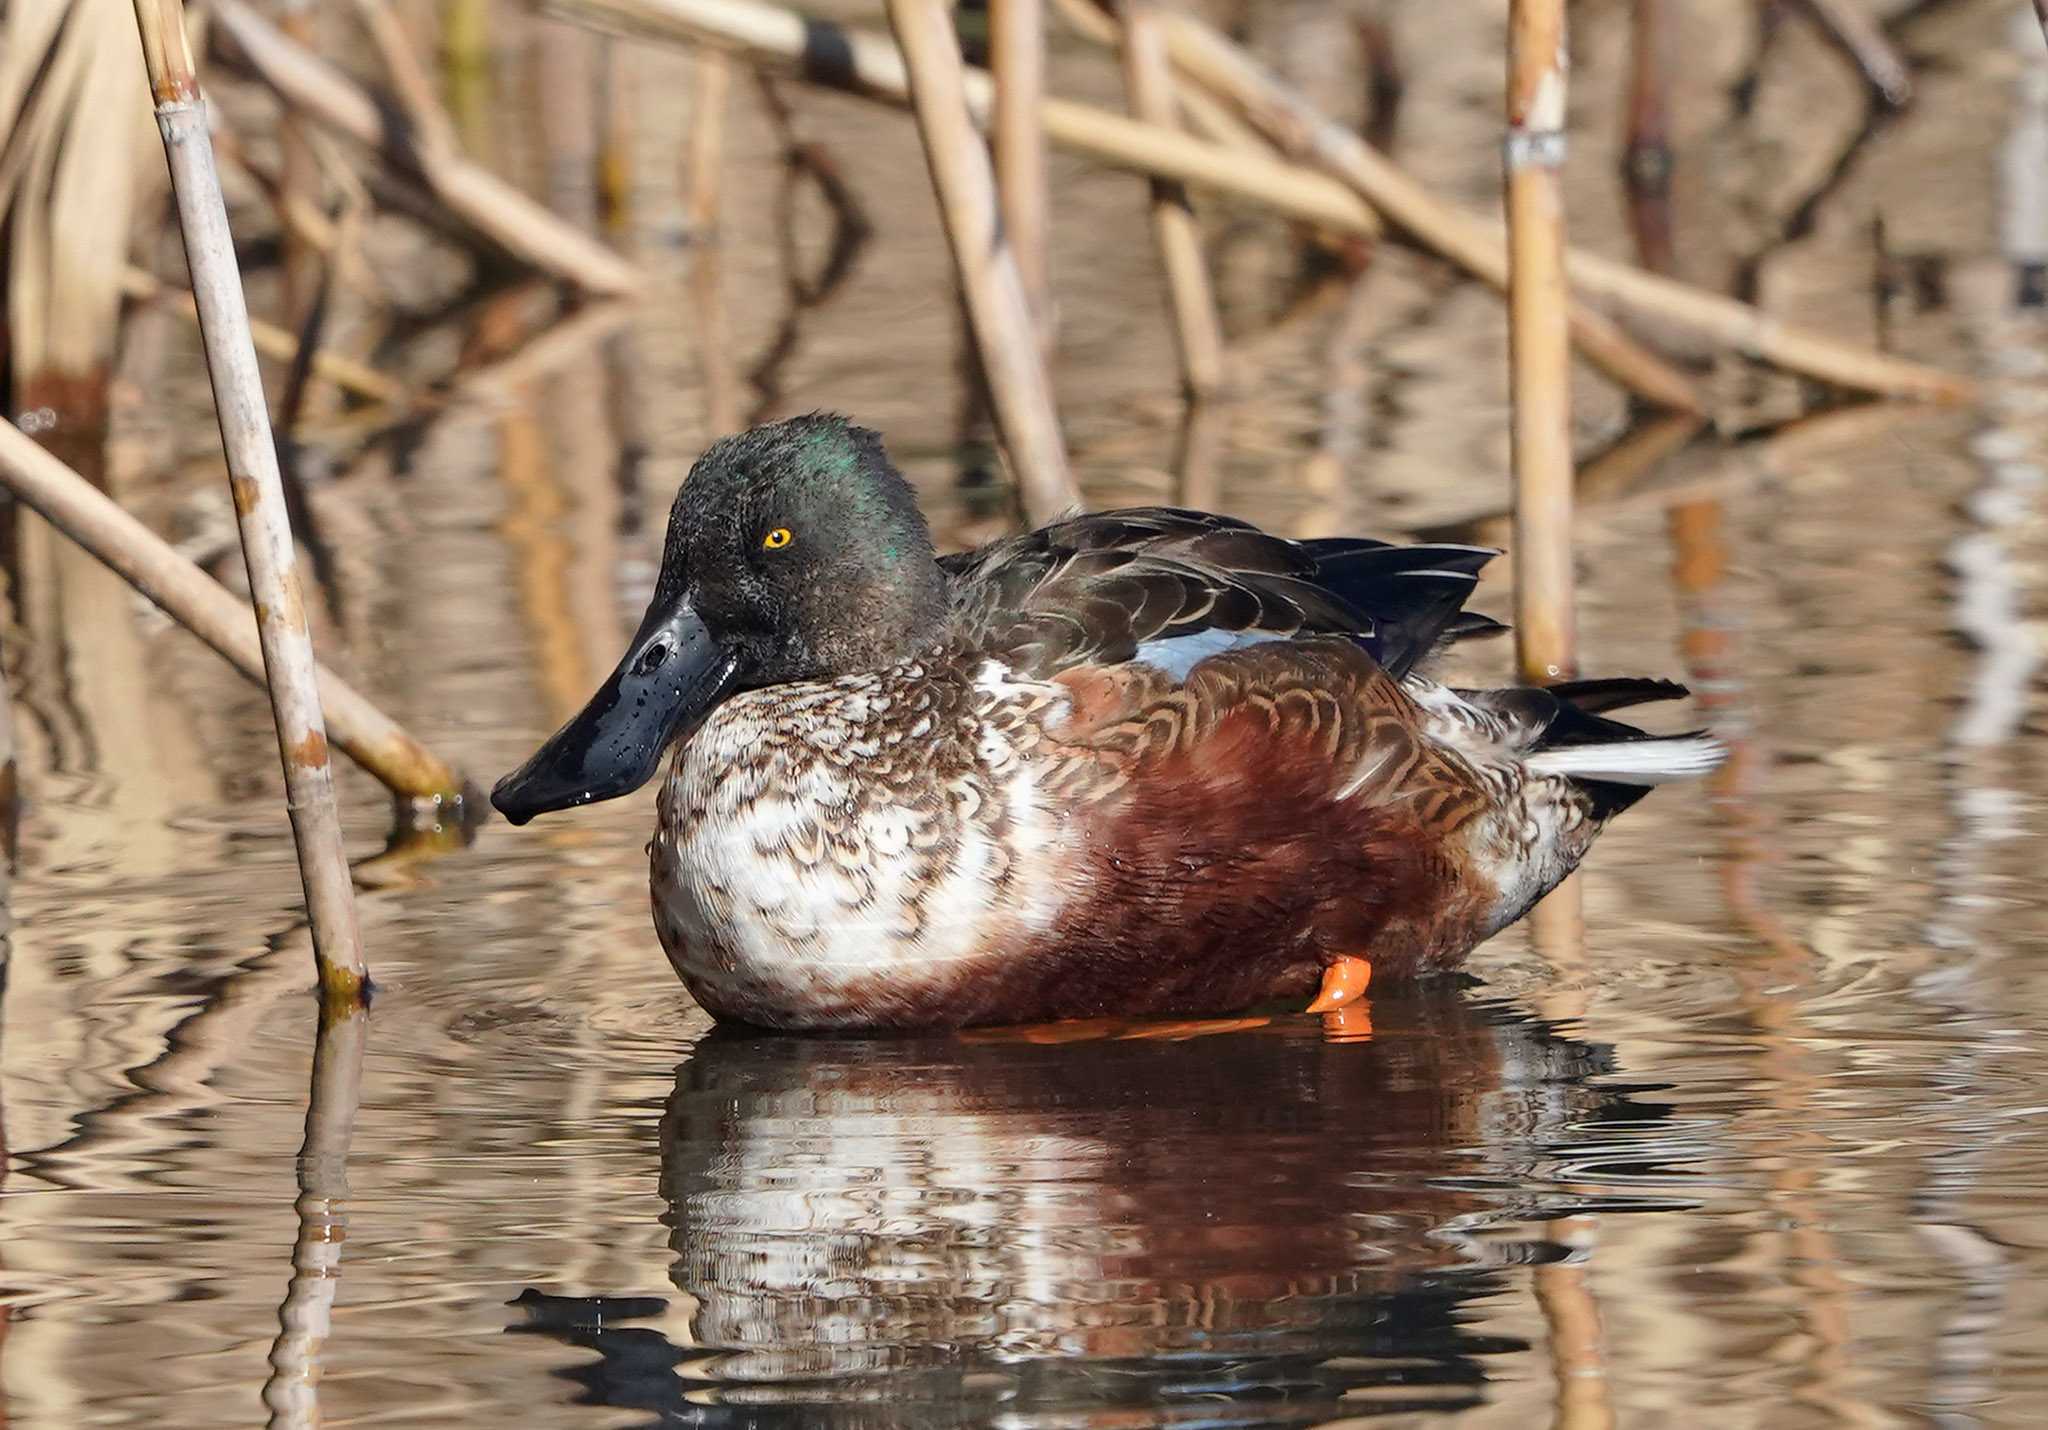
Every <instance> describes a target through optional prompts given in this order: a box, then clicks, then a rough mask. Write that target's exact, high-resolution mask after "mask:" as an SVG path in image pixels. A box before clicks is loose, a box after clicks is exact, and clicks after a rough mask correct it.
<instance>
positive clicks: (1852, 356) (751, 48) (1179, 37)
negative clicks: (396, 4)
mask: <svg viewBox="0 0 2048 1430" xmlns="http://www.w3.org/2000/svg"><path fill="white" fill-rule="evenodd" d="M2044 3H2048V0H2044ZM546 4H547V6H548V8H549V9H552V10H555V11H559V12H561V13H564V14H571V15H575V16H576V17H577V18H579V19H581V20H584V21H586V22H588V23H593V24H600V25H603V26H606V27H608V28H611V29H614V30H618V31H620V32H623V33H627V34H633V35H638V36H643V37H646V38H650V39H656V40H661V41H664V42H667V43H670V44H690V45H710V46H717V47H720V48H723V49H725V50H728V51H731V52H734V53H737V54H740V55H743V56H745V57H746V58H747V59H749V60H751V61H753V62H755V63H759V64H770V65H776V66H779V67H781V68H783V69H785V70H787V71H789V72H791V73H795V74H798V75H800V76H801V77H802V78H803V79H805V80H806V81H808V82H809V83H812V84H818V85H824V86H827V87H829V88H833V89H838V90H844V91H847V92H849V93H853V94H860V95H865V96H867V97H868V98H871V99H881V100H887V101H890V102H892V103H897V104H902V103H905V102H906V101H907V98H908V87H907V83H906V81H905V78H904V73H903V60H902V56H901V55H900V54H899V53H898V52H897V50H896V48H895V46H893V45H891V44H890V43H889V42H888V40H887V39H886V38H884V37H882V36H879V35H873V34H868V33H864V32H862V31H860V30H856V29H841V28H838V27H835V26H831V25H828V24H826V23H825V22H822V21H816V20H812V19H809V18H807V17H805V16H803V15H800V14H798V13H797V12H795V11H793V10H788V9H784V8H783V7H781V6H778V5H768V4H762V3H759V0H546ZM1174 18H1175V20H1176V26H1175V27H1174V28H1171V29H1169V32H1168V47H1169V50H1170V52H1171V53H1172V54H1173V56H1174V59H1175V61H1176V63H1178V64H1181V65H1182V66H1183V67H1184V68H1187V69H1189V70H1190V71H1191V72H1196V71H1199V70H1200V69H1201V66H1200V64H1199V63H1198V62H1195V63H1191V62H1190V60H1189V59H1188V58H1187V55H1188V54H1189V53H1192V51H1193V48H1194V46H1192V45H1190V43H1189V41H1188V40H1187V39H1186V38H1185V37H1184V36H1183V34H1182V32H1181V30H1180V29H1179V28H1178V22H1179V17H1174ZM1215 40H1216V42H1217V43H1218V44H1219V45H1221V46H1222V47H1223V52H1224V53H1226V54H1227V53H1229V52H1230V51H1231V50H1233V49H1234V48H1235V47H1233V46H1230V44H1229V42H1228V41H1227V40H1223V39H1222V37H1221V36H1216V37H1215ZM1244 64H1245V66H1246V67H1248V73H1249V75H1250V76H1251V79H1252V83H1251V84H1250V85H1249V86H1246V85H1243V84H1235V85H1234V84H1233V83H1232V82H1231V81H1230V80H1228V79H1226V80H1224V81H1223V82H1222V88H1223V89H1225V90H1226V91H1228V90H1230V89H1232V88H1239V89H1243V90H1244V91H1245V92H1244V94H1243V95H1242V96H1241V101H1242V100H1248V101H1250V102H1249V103H1248V104H1244V106H1243V107H1245V108H1246V110H1247V113H1248V114H1249V116H1250V117H1251V118H1252V120H1253V122H1254V125H1255V127H1257V128H1260V129H1261V130H1262V131H1264V132H1265V133H1267V134H1268V135H1269V137H1271V138H1272V139H1273V140H1274V142H1275V143H1276V144H1277V145H1278V147H1279V148H1280V149H1281V150H1282V152H1285V153H1288V154H1296V153H1303V152H1306V151H1307V138H1306V136H1307V135H1308V134H1309V133H1310V132H1312V130H1313V127H1314V126H1316V125H1321V124H1325V123H1327V121H1324V120H1322V119H1321V118H1320V117H1319V116H1316V115H1315V114H1314V112H1313V111H1307V112H1306V113H1301V114H1296V113H1291V112H1287V111H1282V112H1274V111H1273V110H1272V109H1271V107H1270V105H1267V104H1262V103H1260V102H1259V100H1260V97H1261V89H1262V86H1263V85H1264V84H1266V83H1270V81H1269V80H1267V79H1266V77H1265V76H1264V73H1263V71H1262V70H1261V69H1260V68H1259V67H1258V66H1257V65H1256V64H1254V63H1252V62H1251V61H1249V60H1248V59H1247V60H1245V61H1244ZM1196 77H1197V78H1200V77H1201V76H1200V74H1199V73H1197V74H1196ZM1240 78H1242V72H1241V74H1240ZM966 84H967V98H968V103H969V105H970V106H971V107H972V108H973V110H974V113H975V116H976V119H977V122H981V121H982V120H983V117H984V116H985V114H986V112H987V105H988V97H989V92H990V88H989V82H988V76H987V75H986V74H984V73H982V72H981V71H978V70H975V71H969V72H968V74H967V76H966ZM1182 92H1183V93H1186V94H1192V93H1193V90H1192V89H1190V88H1189V87H1187V86H1183V87H1182ZM1042 119H1043V122H1044V124H1045V132H1046V137H1047V138H1049V139H1050V140H1051V141H1052V142H1053V143H1055V144H1059V145H1061V146H1063V147H1065V148H1068V149H1071V150H1073V151H1074V152H1075V153H1078V154H1083V155H1086V156H1087V157H1089V158H1091V159H1094V160H1096V161H1097V162H1098V163H1102V164H1106V165H1108V166H1109V167H1111V168H1117V169H1125V170H1129V171H1131V172H1135V173H1141V174H1151V175H1157V176H1158V177H1160V178H1167V179H1177V180H1179V181H1180V182H1182V183H1184V184H1188V185H1191V186H1193V187H1196V188H1202V189H1209V190H1213V191H1215V192H1217V193H1222V194H1229V195H1232V196H1234V197H1236V198H1240V199H1243V200H1246V201H1247V202H1250V203H1255V204H1262V205H1264V206H1265V207H1267V208H1270V209H1272V210H1273V211H1274V212H1276V213H1279V214H1284V215H1286V216H1288V217H1290V218H1297V219H1301V220H1303V221H1305V222H1308V223H1314V224H1320V225H1324V226H1327V227H1329V228H1331V229H1333V230H1335V231H1337V232H1340V233H1352V234H1358V235H1360V236H1361V237H1365V238H1377V237H1379V235H1380V234H1381V233H1382V231H1383V230H1384V227H1385V225H1384V223H1383V222H1382V220H1381V217H1380V211H1381V206H1383V207H1384V208H1385V210H1386V213H1387V215H1388V217H1390V218H1394V219H1396V220H1397V221H1399V222H1410V221H1412V222H1417V223H1420V224H1423V225H1424V226H1425V228H1426V229H1427V230H1428V231H1429V232H1430V233H1432V234H1433V235H1434V236H1435V237H1436V238H1438V239H1441V240H1442V241H1443V242H1444V243H1447V244H1454V245H1455V246H1456V247H1457V249H1458V252H1459V254H1462V255H1465V256H1468V257H1471V258H1472V260H1473V262H1472V265H1467V266H1470V267H1472V271H1474V272H1477V271H1478V266H1482V265H1483V266H1484V267H1485V268H1487V269H1488V270H1489V271H1497V272H1498V273H1499V274H1500V278H1499V280H1498V282H1497V283H1496V284H1495V286H1498V287H1505V285H1506V281H1507V279H1506V274H1507V246H1506V237H1505V233H1504V230H1503V228H1502V227H1501V225H1500V224H1499V223H1498V222H1497V221H1492V220H1488V219H1485V218H1480V217H1477V216H1475V215H1472V214H1468V213H1465V212H1463V211H1461V210H1458V209H1456V208H1452V207H1450V206H1447V205H1444V204H1442V203H1440V202H1439V201H1438V200H1436V199H1435V198H1433V197H1432V196H1431V195H1430V194H1429V193H1428V192H1427V190H1425V189H1423V188H1422V186H1421V185H1419V184H1417V183H1416V182H1415V181H1414V180H1413V179H1411V178H1409V177H1408V176H1407V175H1406V174H1404V173H1402V172H1401V171H1400V170H1399V169H1398V168H1395V167H1394V166H1393V165H1391V164H1389V163H1388V162H1387V161H1386V160H1385V159H1383V158H1379V157H1378V156H1375V155H1371V154H1370V152H1369V151H1368V155H1367V157H1368V159H1369V160H1370V161H1371V162H1370V163H1369V164H1368V166H1367V168H1366V169H1365V170H1364V171H1362V173H1361V174H1360V175H1359V176H1358V177H1359V178H1360V179H1361V180H1363V182H1359V183H1356V184H1354V183H1347V182H1345V181H1344V180H1340V179H1337V178H1333V177H1332V176H1331V175H1330V174H1328V173H1324V172H1321V171H1320V170H1319V169H1316V168H1312V167H1309V166H1308V165H1305V164H1302V163H1298V162H1288V161H1286V160H1280V159H1272V158H1266V157H1262V156H1260V155H1256V154H1250V153H1246V152H1243V151H1242V150H1239V149H1229V148H1225V147H1223V146H1222V145H1220V144H1215V143H1208V142H1205V141H1203V140H1201V139H1197V138H1195V137H1194V136H1192V135H1189V134H1181V133H1175V132H1170V131H1166V130H1162V129H1160V128H1159V127H1158V126H1157V125H1151V124H1143V123H1140V122H1138V121H1136V120H1133V119H1128V118H1126V117H1124V116H1123V115H1120V114H1113V113H1111V112H1110V111H1108V110H1106V109H1101V108H1098V107H1096V106H1094V105H1089V104H1081V103H1077V102H1075V101H1072V100H1064V99H1047V100H1046V102H1045V110H1044V113H1043V115H1042ZM1304 120H1305V121H1306V127H1305V125H1304V123H1303V121H1304ZM1359 143H1360V145H1361V147H1363V144H1362V141H1359ZM1419 241H1422V242H1425V244H1426V245H1427V246H1432V247H1433V246H1434V244H1433V243H1430V242H1429V240H1427V239H1424V240H1419ZM1446 256H1451V257H1453V261H1460V260H1459V258H1458V257H1457V256H1456V255H1446ZM1568 261H1569V265H1570V269H1571V278H1572V283H1573V286H1574V288H1575V289H1576V291H1577V293H1578V294H1579V296H1581V297H1582V298H1598V299H1600V300H1602V301H1604V302H1607V303H1610V304H1612V305H1613V306H1615V307H1617V308H1620V309H1623V310H1625V311H1626V312H1627V313H1628V314H1629V315H1630V316H1632V317H1637V318H1642V319H1647V320H1653V321H1657V322H1662V323H1668V324H1670V325H1671V326H1672V327H1674V328H1678V329H1683V330H1685V331H1687V332H1689V333H1691V334H1693V335H1694V336H1695V337H1697V338H1699V339H1701V340H1703V341H1705V342H1708V343H1711V344H1713V345H1715V346H1718V347H1724V348H1728V349H1730V350H1732V351H1734V352H1738V353H1741V354H1743V355H1744V356H1746V357H1750V358H1753V359H1755V360H1756V361H1758V362H1763V363H1769V364H1772V365H1774V366H1776V367H1780V368H1783V369H1785V370H1786V371H1789V372H1795V373H1798V374H1800V375H1801V376H1804V377H1810V378H1813V379H1814V380H1816V381H1818V382H1823V383H1827V384H1830V385H1832V386H1835V387H1840V388H1845V389H1848V390H1851V391H1856V392H1869V393H1875V394H1878V395H1880V396H1884V397H1903V398H1911V399H1915V400H1921V401H1931V402H1948V403H1967V402H1971V401H1974V400H1975V398H1976V394H1977V387H1976V384H1975V383H1973V382H1971V381H1970V380H1969V379H1967V378H1964V377H1960V376H1958V375H1956V374H1954V373H1948V372H1943V371H1941V370H1939V369H1937V368H1932V367H1928V366H1926V365H1925V364H1922V363H1915V362H1907V361H1905V360H1903V359H1899V358H1892V357H1887V356H1885V355H1883V354H1882V353H1877V352H1873V351H1872V350H1870V349H1869V348H1864V347H1858V346H1857V345H1855V344H1854V343H1845V342H1841V341H1839V340H1837V339H1833V338H1829V337H1825V336H1823V335H1821V334H1818V333H1813V332H1810V331H1807V330H1805V329H1802V328H1796V327H1792V326H1790V325H1788V324H1785V323H1781V322H1779V321H1778V320H1777V319H1775V318H1772V317H1771V316H1770V315H1769V314H1767V313H1763V312H1760V311H1759V310H1757V309H1756V308H1753V307H1751V306H1749V305H1748V304H1746V303H1742V302H1739V301H1737V300H1736V299H1733V298H1726V297H1723V296H1722V295H1720V294H1718V293H1712V292H1709V291H1707V290H1705V289H1702V288H1695V287H1693V286H1691V285H1690V284H1686V283H1681V282H1678V281H1677V280H1675V279H1670V278H1661V277H1659V276H1657V275H1656V274H1653V273H1645V272H1643V271H1642V270H1641V269H1639V268H1636V267H1634V266H1633V265H1631V264H1628V263H1624V262H1620V261H1617V260H1614V259H1608V258H1602V257H1599V256H1598V255H1595V254H1591V253H1586V252H1583V251H1579V250H1574V251H1572V252H1571V253H1570V254H1569V255H1568ZM1589 316H1591V317H1593V318H1596V319H1597V318H1598V315H1597V314H1591V315H1589ZM1599 321H1600V322H1601V323H1605V322H1606V320H1604V319H1599ZM1606 329H1607V331H1609V332H1618V331H1619V330H1618V329H1614V328H1613V325H1612V324H1611V323H1606ZM1665 370H1666V371H1667V372H1669V371H1670V369H1668V368H1667V369H1665ZM1678 390H1679V389H1678V387H1677V386H1676V385H1675V384H1674V385H1673V386H1672V388H1671V392H1672V396H1673V397H1674V398H1675V397H1676V396H1677V393H1678ZM1685 391H1686V392H1687V393H1688V394H1690V393H1691V391H1692V389H1691V387H1690V385H1689V384H1688V385H1687V386H1686V387H1685ZM1646 395H1647V394H1646ZM1669 405H1672V406H1675V407H1679V408H1681V409H1691V410H1697V408H1696V399H1695V400H1694V401H1688V402H1683V403H1681V402H1676V401H1674V402H1672V403H1671V404H1669Z"/></svg>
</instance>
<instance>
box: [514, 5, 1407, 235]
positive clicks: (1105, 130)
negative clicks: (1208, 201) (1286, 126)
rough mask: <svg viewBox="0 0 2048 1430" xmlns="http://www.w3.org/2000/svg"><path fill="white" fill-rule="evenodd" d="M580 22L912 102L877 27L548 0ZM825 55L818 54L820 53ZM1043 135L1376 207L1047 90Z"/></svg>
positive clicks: (1251, 192)
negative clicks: (840, 26) (711, 50)
mask: <svg viewBox="0 0 2048 1430" xmlns="http://www.w3.org/2000/svg"><path fill="white" fill-rule="evenodd" d="M547 7H548V8H549V9H550V10H554V11H558V12H561V13H563V14H568V15H574V16H575V17H576V18H578V19H579V20H582V21H584V22H586V23H591V24H598V25H602V26H604V27H606V28H610V29H614V30H618V31H621V32H623V33H626V34H631V35H638V36H643V37H646V38H650V39H655V40H660V41H664V42H666V43H669V44H683V45H691V46H706V47H711V48H715V49H718V50H721V51H726V52H730V53H734V54H737V55H740V56H743V57H744V58H746V59H747V60H749V61H750V62H753V63H756V64H763V65H774V66H777V67H779V68H781V69H784V70H786V71H788V72H790V73H793V74H796V75H798V76H799V77H800V78H802V79H804V80H805V81H807V82H808V83H811V84H818V85H824V86H827V87H829V88H833V89H839V90H844V91H847V92H849V93H852V94H860V95H865V96H866V97H868V98H870V99H880V100H886V101H888V102H890V103H893V104H907V103H909V101H910V86H909V79H908V77H907V76H906V74H905V73H904V69H903V56H902V54H901V52H900V51H898V50H897V48H896V46H895V45H893V44H891V43H890V42H889V40H888V39H887V37H885V36H882V35H876V34H870V33H867V32H865V31H861V30H857V29H845V30H842V29H838V28H836V27H833V26H829V25H827V24H826V23H825V22H823V21H815V20H811V19H809V18H807V17H805V16H803V15H800V14H798V13H797V12H795V11H793V10H786V9H783V8H782V7H780V6H777V5H764V4H760V3H757V0H547ZM828 54H829V56H830V59H829V60H826V59H824V58H821V56H824V55H828ZM965 84H966V90H967V102H968V106H969V108H970V109H971V110H972V112H973V114H974V117H975V122H976V123H977V124H981V125H982V126H983V127H986V126H987V124H988V115H989V111H990V108H991V106H992V103H993V96H994V84H993V82H992V81H991V80H990V78H989V76H988V73H987V72H986V71H984V70H968V71H967V72H966V74H965ZM1039 118H1040V122H1041V123H1042V124H1043V125H1044V127H1045V133H1046V137H1047V138H1048V139H1050V140H1051V141H1052V142H1053V143H1055V144H1059V145H1061V146H1063V147H1065V148H1068V149H1071V150H1073V151H1074V152H1075V153H1077V154H1083V155H1086V156H1087V157H1088V158H1091V159H1094V160H1096V161H1097V162H1098V163H1102V164H1106V165H1108V166H1109V167H1111V168H1115V169H1124V170H1128V171H1130V172H1132V173H1138V174H1146V175H1155V176H1157V177H1159V178H1163V179H1175V180H1178V181H1180V182H1181V183H1185V184H1190V185H1193V186H1196V187H1199V188H1206V189H1214V190H1216V191H1218V192H1220V193H1226V194H1233V195H1236V196H1238V197H1240V198H1244V199H1247V200H1249V201H1251V202H1253V203H1258V204H1264V205H1266V206H1267V207H1269V208H1272V209H1274V210H1276V211H1278V212H1280V213H1283V214H1287V215H1290V216H1292V217H1295V218H1302V219H1306V220H1308V221H1309V222H1312V223H1325V224H1328V225H1330V226H1331V227H1333V228H1337V229H1341V230H1342V231H1344V232H1346V233H1359V234H1364V235H1365V236H1367V237H1373V236H1377V235H1378V234H1379V233H1380V231H1381V227H1382V226H1381V224H1380V220H1379V216H1378V215H1377V214H1375V213H1374V212H1373V210H1372V208H1371V207H1370V206H1369V205H1368V204H1366V203H1365V202H1364V200H1362V199H1360V198H1359V197H1358V195H1357V194H1355V193H1353V192H1352V191H1351V190H1350V189H1349V188H1347V187H1346V186H1345V185H1344V184H1341V183H1339V182H1338V181H1337V180H1335V179H1332V178H1331V177H1329V176H1328V175H1327V174H1320V173H1317V172H1315V171H1313V170H1311V169H1306V168H1303V167H1301V166H1300V165H1296V164H1289V163H1285V162H1283V161H1281V160H1278V159H1274V158H1272V157H1270V156H1269V155H1261V154H1247V153H1243V152H1235V153H1233V152H1228V151H1225V150H1223V149H1221V148H1219V147H1218V146H1217V145H1215V144H1211V143H1206V142H1204V141H1203V140H1200V139H1197V138H1195V137H1194V136H1193V135H1191V134H1183V133H1180V132H1178V131H1176V130H1168V129H1162V128H1160V127H1159V126H1158V125H1154V124H1144V123H1141V122H1139V121H1138V120H1135V119H1131V118H1128V117H1126V116H1124V115H1121V114H1116V113H1112V112H1111V111H1109V110H1107V109H1101V108H1098V107H1097V106H1095V105H1091V104H1081V103H1078V102H1076V101H1073V100H1066V99H1051V98H1049V99H1047V100H1046V101H1045V105H1044V108H1043V110H1042V111H1041V113H1040V116H1039Z"/></svg>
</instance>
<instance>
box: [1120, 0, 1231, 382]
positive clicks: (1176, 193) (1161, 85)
mask: <svg viewBox="0 0 2048 1430" xmlns="http://www.w3.org/2000/svg"><path fill="white" fill-rule="evenodd" d="M1123 15H1124V31H1123V59H1124V86H1125V88H1126V90H1127V91H1128V92H1129V94H1130V100H1131V113H1132V114H1134V115H1135V116H1137V117H1138V118H1139V119H1142V120H1144V121H1145V122H1146V123H1147V124H1157V125H1159V126H1160V127H1161V128H1163V129H1174V128H1178V127H1179V118H1178V116H1177V115H1176V113H1175V106H1174V97H1173V70H1172V67H1171V66H1170V65H1169V64H1168V62H1167V57H1166V34H1165V31H1164V30H1163V29H1162V28H1161V27H1160V22H1159V12H1158V9H1157V7H1156V6H1155V5H1154V4H1153V3H1152V0H1126V3H1125V5H1124V8H1123ZM1150 182H1151V185H1152V233H1153V237H1154V238H1155V239H1156V240H1157V241H1158V244H1159V258H1160V262H1161V264H1162V265H1163V266H1164V267H1165V269H1166V287H1167V296H1168V298H1169V300H1170V301H1171V302H1172V304H1173V331H1174V336H1175V339H1176V341H1177V343H1178V346H1179V349H1180V371H1181V380H1182V382H1183V383H1184V384H1185V385H1186V387H1187V391H1188V396H1189V397H1191V398H1196V399H1200V398H1203V397H1207V396H1209V395H1210V394H1212V393H1214V392H1215V391H1216V389H1217V388H1219V387H1221V386H1222V385H1223V325H1222V323H1221V322H1220V321H1219V320H1218V319H1217V316H1216V299H1215V297H1214V296H1213V295H1212V294H1211V292H1210V290H1209V270H1208V267H1207V265H1206V264H1205V263H1204V262H1203V259H1202V233H1201V229H1200V228H1199V227H1198V226H1197V225H1196V223H1195V214H1194V210H1193V209H1191V208H1190V207H1189V206H1188V191H1187V189H1186V188H1185V187H1184V186H1182V185H1180V184H1176V183H1174V182H1173V181H1172V180H1170V179H1153V180H1151V181H1150Z"/></svg>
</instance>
